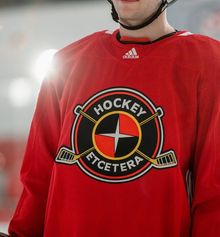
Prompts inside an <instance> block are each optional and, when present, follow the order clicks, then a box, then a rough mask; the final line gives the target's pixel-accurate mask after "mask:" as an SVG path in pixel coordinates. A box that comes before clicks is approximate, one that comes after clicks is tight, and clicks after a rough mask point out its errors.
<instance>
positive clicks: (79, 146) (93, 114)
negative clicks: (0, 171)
mask: <svg viewBox="0 0 220 237" xmlns="http://www.w3.org/2000/svg"><path fill="white" fill-rule="evenodd" d="M74 113H75V115H76V117H75V120H74V123H73V127H72V134H71V145H72V148H71V149H70V148H67V147H61V148H60V150H59V153H58V155H57V157H56V161H57V162H58V163H63V164H70V165H72V164H78V166H79V167H80V169H81V170H82V171H83V172H84V173H86V174H87V175H89V176H90V177H93V178H95V179H97V180H100V181H105V182H111V183H120V182H127V181H131V180H134V179H136V178H139V177H141V176H142V175H144V174H145V173H147V172H148V171H149V170H150V169H151V168H152V167H154V168H168V167H172V166H175V165H176V164H177V161H176V157H175V153H174V152H173V151H172V150H170V151H167V152H164V153H163V154H161V151H162V147H163V141H164V133H163V125H162V121H161V118H162V116H163V114H164V113H163V110H162V108H161V107H155V106H154V104H153V103H152V102H151V101H150V99H149V98H147V97H146V96H145V95H143V94H141V93H140V92H138V91H136V90H133V89H130V88H111V89H108V90H105V91H102V92H100V93H98V94H96V95H94V96H93V97H91V98H90V99H89V100H87V101H86V102H85V103H84V104H83V105H77V106H76V107H75V108H74Z"/></svg>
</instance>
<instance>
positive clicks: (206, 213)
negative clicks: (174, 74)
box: [191, 43, 220, 237]
mask: <svg viewBox="0 0 220 237" xmlns="http://www.w3.org/2000/svg"><path fill="white" fill-rule="evenodd" d="M216 49H217V51H216V50H215V53H214V55H213V58H212V59H213V60H210V61H209V62H208V65H206V69H204V70H203V74H201V81H200V83H199V86H198V97H197V98H198V119H197V138H196V147H195V156H194V162H193V163H194V165H193V183H194V191H193V200H192V234H191V237H207V236H209V237H217V236H220V43H219V45H218V46H217V47H216ZM218 50H219V51H218Z"/></svg>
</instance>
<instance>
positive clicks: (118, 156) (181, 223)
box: [9, 30, 220, 237]
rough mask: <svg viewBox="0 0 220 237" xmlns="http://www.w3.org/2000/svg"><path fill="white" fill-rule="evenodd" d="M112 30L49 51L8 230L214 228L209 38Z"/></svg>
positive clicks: (216, 52) (139, 236) (129, 235)
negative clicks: (147, 37) (132, 36)
mask: <svg viewBox="0 0 220 237" xmlns="http://www.w3.org/2000/svg"><path fill="white" fill-rule="evenodd" d="M118 32H119V30H115V31H114V32H110V31H101V32H96V33H94V34H92V35H89V36H87V37H85V38H83V39H81V40H79V41H77V42H74V43H73V44H71V45H69V46H67V47H65V48H64V49H62V50H60V51H59V52H58V53H57V54H56V56H55V59H54V61H55V63H54V69H53V71H52V72H51V73H50V74H49V75H48V78H46V79H45V80H44V82H43V84H42V87H41V91H40V94H39V99H38V103H37V106H36V111H35V114H34V117H33V121H32V125H31V130H30V135H29V139H28V143H27V148H26V153H25V157H24V162H23V166H22V169H21V181H22V183H23V185H24V189H23V193H22V196H21V198H20V201H19V204H18V206H17V209H16V212H15V214H14V217H13V218H12V221H11V223H10V227H9V233H10V234H11V236H12V237H43V236H44V237H207V236H209V237H217V236H220V43H219V42H218V41H217V40H214V39H211V38H209V37H206V36H201V35H196V34H191V33H189V32H187V31H179V32H176V33H174V34H170V35H167V36H166V37H162V38H160V39H159V40H156V41H153V42H131V41H129V42H126V41H123V42H121V41H119V39H118ZM190 173H192V180H193V182H192V186H193V188H192V190H193V192H191V191H190V190H191V188H190V185H189V183H190V182H188V181H187V180H190V179H189V174H190ZM187 177H188V178H187ZM190 196H192V199H191V198H190Z"/></svg>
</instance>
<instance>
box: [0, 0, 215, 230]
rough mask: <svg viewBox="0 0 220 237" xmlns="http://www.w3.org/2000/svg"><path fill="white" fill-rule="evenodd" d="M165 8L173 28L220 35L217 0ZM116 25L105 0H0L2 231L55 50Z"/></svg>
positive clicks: (9, 214)
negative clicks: (35, 110)
mask: <svg viewBox="0 0 220 237" xmlns="http://www.w3.org/2000/svg"><path fill="white" fill-rule="evenodd" d="M168 12H169V20H170V22H171V23H172V25H174V26H175V27H176V29H187V30H189V31H191V32H193V33H200V34H204V35H208V36H211V37H214V38H216V39H220V2H219V0H179V1H178V2H177V3H176V4H175V5H173V6H172V7H171V8H170V9H169V11H168ZM114 28H117V25H116V24H115V23H114V22H113V21H112V20H111V16H110V5H109V4H108V3H107V1H106V0H99V1H98V0H96V1H95V0H90V1H89V0H80V1H76V0H75V1H74V0H69V1H64V0H0V231H7V225H8V222H9V220H10V218H11V217H12V214H13V212H14V209H15V207H16V203H17V201H18V197H19V195H20V192H21V184H20V181H19V171H20V168H21V162H22V159H23V154H24V150H25V144H26V140H27V135H28V131H29V127H30V123H31V119H32V115H33V111H34V108H35V103H36V99H37V94H38V92H39V87H40V85H41V82H42V80H43V78H44V75H45V73H46V71H47V70H48V67H49V66H50V62H51V59H52V57H53V55H54V53H55V52H56V51H57V50H59V49H60V48H62V47H64V46H66V45H68V44H70V43H71V42H73V41H75V40H77V39H79V38H82V37H83V36H85V35H87V34H90V33H92V32H94V31H98V30H102V29H114Z"/></svg>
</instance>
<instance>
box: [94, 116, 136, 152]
mask: <svg viewBox="0 0 220 237" xmlns="http://www.w3.org/2000/svg"><path fill="white" fill-rule="evenodd" d="M99 135H102V136H106V137H113V138H114V139H115V152H116V150H117V146H118V141H119V138H127V137H134V136H130V135H127V134H122V133H120V118H118V122H117V127H116V131H115V133H103V134H99Z"/></svg>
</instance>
